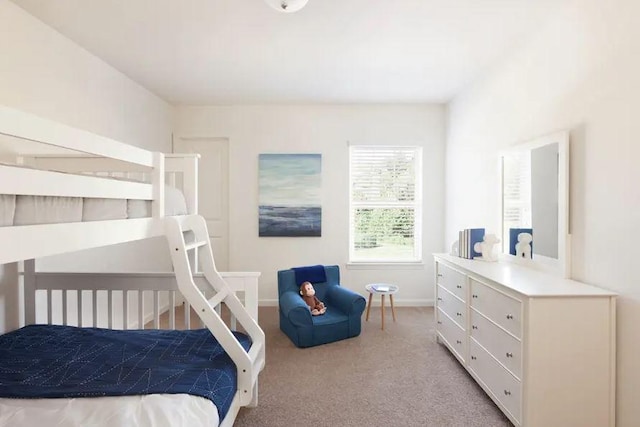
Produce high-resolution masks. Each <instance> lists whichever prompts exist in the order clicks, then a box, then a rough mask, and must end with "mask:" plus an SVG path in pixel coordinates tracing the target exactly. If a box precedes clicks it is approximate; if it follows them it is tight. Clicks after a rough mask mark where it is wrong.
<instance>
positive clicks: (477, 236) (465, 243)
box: [458, 228, 484, 259]
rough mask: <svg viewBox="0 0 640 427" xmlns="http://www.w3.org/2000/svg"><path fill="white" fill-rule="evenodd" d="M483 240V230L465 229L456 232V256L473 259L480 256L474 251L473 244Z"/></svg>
mask: <svg viewBox="0 0 640 427" xmlns="http://www.w3.org/2000/svg"><path fill="white" fill-rule="evenodd" d="M483 240H484V228H465V229H464V230H462V231H459V232H458V256H459V257H460V258H466V259H473V258H475V257H479V256H482V254H481V253H480V252H476V251H475V248H474V246H475V244H476V243H478V242H482V241H483Z"/></svg>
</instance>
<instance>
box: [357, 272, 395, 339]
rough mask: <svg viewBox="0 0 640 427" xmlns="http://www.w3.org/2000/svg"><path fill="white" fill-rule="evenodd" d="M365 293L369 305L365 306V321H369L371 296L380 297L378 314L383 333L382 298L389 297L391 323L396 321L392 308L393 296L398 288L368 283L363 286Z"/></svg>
mask: <svg viewBox="0 0 640 427" xmlns="http://www.w3.org/2000/svg"><path fill="white" fill-rule="evenodd" d="M365 289H366V290H367V292H369V304H368V305H367V317H366V319H365V320H366V321H367V322H368V321H369V311H370V310H371V300H372V299H373V294H376V295H380V296H381V298H382V304H381V305H380V312H381V313H382V330H383V331H384V297H385V296H386V295H389V301H391V314H392V315H393V321H394V322H395V321H396V309H395V307H394V306H393V294H395V293H396V292H398V289H399V288H398V287H397V286H396V285H391V284H389V283H370V284H368V285H366V286H365Z"/></svg>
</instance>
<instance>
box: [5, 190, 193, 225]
mask: <svg viewBox="0 0 640 427" xmlns="http://www.w3.org/2000/svg"><path fill="white" fill-rule="evenodd" d="M164 206H165V209H164V210H165V212H164V214H165V215H186V214H187V213H188V211H187V203H186V201H185V198H184V195H183V194H182V192H181V191H180V190H178V189H177V188H174V187H170V186H165V204H164ZM150 216H151V202H150V201H148V200H126V199H99V198H89V197H85V198H81V197H54V196H21V195H17V196H16V195H12V194H0V227H7V226H12V225H34V224H53V223H60V222H80V221H106V220H114V219H129V218H146V217H150Z"/></svg>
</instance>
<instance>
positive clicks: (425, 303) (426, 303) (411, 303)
mask: <svg viewBox="0 0 640 427" xmlns="http://www.w3.org/2000/svg"><path fill="white" fill-rule="evenodd" d="M380 303H381V301H380V297H374V298H373V300H372V305H373V306H374V307H380ZM388 305H389V301H388V300H387V301H385V306H388ZM393 305H394V306H395V307H433V305H434V304H433V300H432V299H394V300H393ZM258 306H260V307H277V306H278V300H277V299H261V300H259V301H258Z"/></svg>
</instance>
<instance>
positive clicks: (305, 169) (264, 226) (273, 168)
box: [258, 154, 322, 237]
mask: <svg viewBox="0 0 640 427" xmlns="http://www.w3.org/2000/svg"><path fill="white" fill-rule="evenodd" d="M258 163H259V181H260V193H259V198H260V200H259V206H260V207H259V215H258V223H259V236H260V237H319V236H321V235H322V207H321V206H320V178H321V169H322V155H321V154H260V156H259V161H258Z"/></svg>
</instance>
